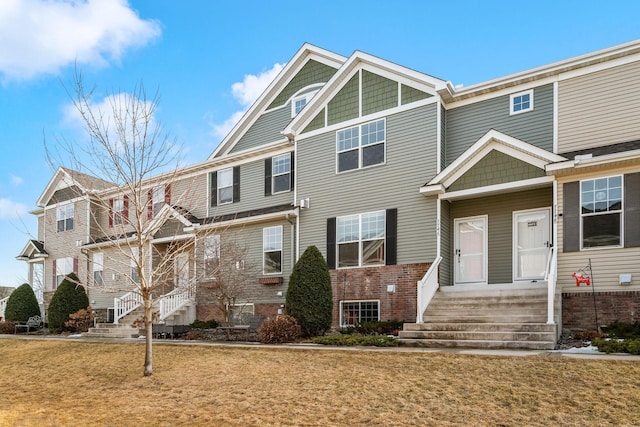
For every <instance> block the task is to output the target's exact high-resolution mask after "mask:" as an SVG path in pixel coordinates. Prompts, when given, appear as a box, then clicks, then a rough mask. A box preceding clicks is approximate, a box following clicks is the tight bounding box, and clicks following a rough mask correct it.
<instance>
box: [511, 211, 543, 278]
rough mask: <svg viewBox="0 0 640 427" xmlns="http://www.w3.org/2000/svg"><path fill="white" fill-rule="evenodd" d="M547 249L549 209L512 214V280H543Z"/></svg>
mask: <svg viewBox="0 0 640 427" xmlns="http://www.w3.org/2000/svg"><path fill="white" fill-rule="evenodd" d="M550 245H551V209H550V208H544V209H533V210H526V211H519V212H514V213H513V280H541V279H544V275H545V272H546V270H547V261H548V258H549V246H550Z"/></svg>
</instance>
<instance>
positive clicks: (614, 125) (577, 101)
mask: <svg viewBox="0 0 640 427" xmlns="http://www.w3.org/2000/svg"><path fill="white" fill-rule="evenodd" d="M638 76H640V61H638V62H633V63H630V64H626V65H620V66H618V67H613V68H609V69H606V70H602V71H598V72H595V73H591V74H587V75H584V76H579V77H574V78H572V79H567V80H561V81H560V82H559V84H558V145H559V147H558V150H559V152H561V153H565V152H570V151H576V150H582V149H585V148H590V147H599V146H603V145H610V144H615V143H619V142H627V141H635V140H638V139H640V127H639V126H638V117H639V116H640V85H638V84H636V83H637V81H638Z"/></svg>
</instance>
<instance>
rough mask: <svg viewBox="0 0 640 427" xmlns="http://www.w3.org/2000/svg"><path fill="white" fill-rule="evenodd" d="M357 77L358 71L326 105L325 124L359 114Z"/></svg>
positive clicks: (338, 121) (351, 117) (345, 119)
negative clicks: (326, 115)
mask: <svg viewBox="0 0 640 427" xmlns="http://www.w3.org/2000/svg"><path fill="white" fill-rule="evenodd" d="M359 89H360V84H359V77H358V73H356V74H354V75H353V77H351V79H350V80H349V81H348V82H347V84H345V85H344V87H343V88H342V89H340V91H339V92H338V93H337V94H336V96H334V97H333V99H332V100H331V101H329V104H328V105H327V109H328V110H327V111H328V117H327V121H328V123H327V125H329V126H330V125H333V124H336V123H340V122H344V121H347V120H351V119H355V118H357V117H358V115H359V91H360V90H359Z"/></svg>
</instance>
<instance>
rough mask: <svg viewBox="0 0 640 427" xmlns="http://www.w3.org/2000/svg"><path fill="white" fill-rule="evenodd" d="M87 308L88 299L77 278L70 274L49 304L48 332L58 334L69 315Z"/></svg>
mask: <svg viewBox="0 0 640 427" xmlns="http://www.w3.org/2000/svg"><path fill="white" fill-rule="evenodd" d="M87 307H89V298H88V297H87V293H86V292H85V290H84V287H83V286H82V285H81V284H80V283H79V281H78V277H77V276H76V275H75V274H73V273H71V274H69V275H68V276H67V277H65V278H64V280H63V281H62V283H60V285H59V286H58V289H56V292H55V293H54V294H53V297H52V298H51V302H50V303H49V312H48V318H49V331H50V332H52V333H60V332H62V331H63V330H64V328H65V323H66V322H67V321H68V320H69V315H70V314H73V313H76V312H77V311H79V310H82V309H86V308H87Z"/></svg>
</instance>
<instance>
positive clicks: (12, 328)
mask: <svg viewBox="0 0 640 427" xmlns="http://www.w3.org/2000/svg"><path fill="white" fill-rule="evenodd" d="M15 333H16V323H15V322H0V334H3V335H6V334H15Z"/></svg>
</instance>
